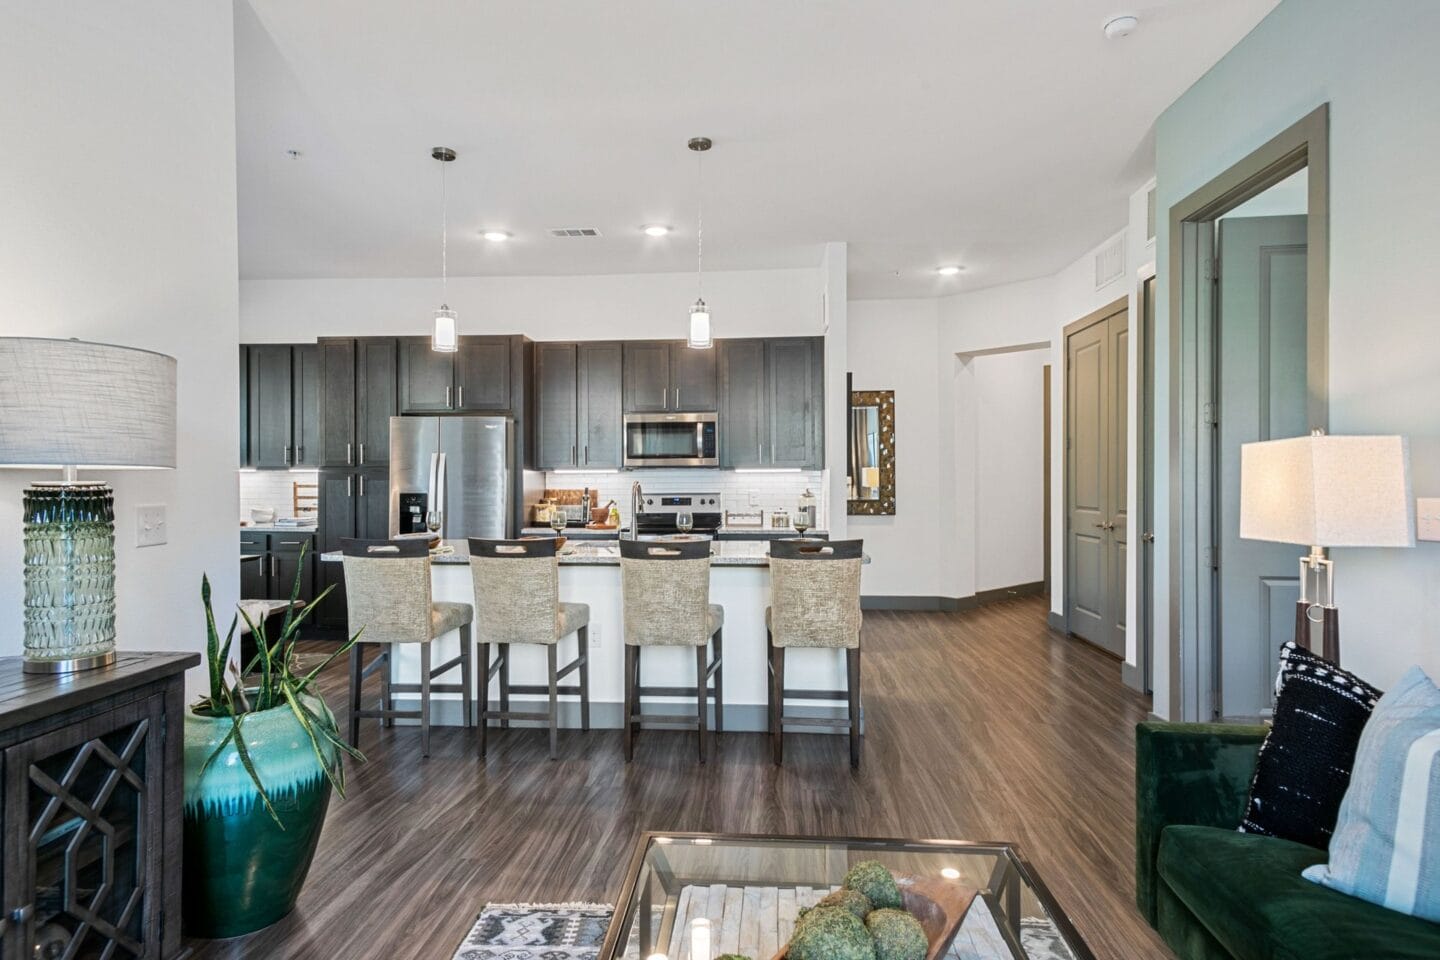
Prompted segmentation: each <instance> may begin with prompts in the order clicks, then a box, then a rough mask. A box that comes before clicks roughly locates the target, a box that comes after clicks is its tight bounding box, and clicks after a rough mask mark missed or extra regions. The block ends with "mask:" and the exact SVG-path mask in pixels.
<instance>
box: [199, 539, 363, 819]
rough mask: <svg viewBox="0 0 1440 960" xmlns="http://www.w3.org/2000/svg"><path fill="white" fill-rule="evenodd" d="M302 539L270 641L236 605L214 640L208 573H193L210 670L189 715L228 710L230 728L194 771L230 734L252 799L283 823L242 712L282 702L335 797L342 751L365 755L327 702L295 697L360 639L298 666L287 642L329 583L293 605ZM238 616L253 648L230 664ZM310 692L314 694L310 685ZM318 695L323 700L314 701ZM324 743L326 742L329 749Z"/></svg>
mask: <svg viewBox="0 0 1440 960" xmlns="http://www.w3.org/2000/svg"><path fill="white" fill-rule="evenodd" d="M306 549H307V548H306V546H304V545H302V546H301V548H300V560H301V563H300V564H298V565H297V566H298V568H299V569H297V571H296V573H295V583H294V586H293V587H291V590H290V606H289V607H288V608H287V609H286V611H285V622H284V624H283V625H282V626H281V628H280V635H279V636H278V637H276V638H275V639H274V640H273V641H272V640H271V639H270V637H269V635H268V634H267V632H266V626H265V619H266V618H264V617H261V618H260V620H259V622H255V621H253V620H251V619H250V616H249V614H248V613H246V612H245V610H244V609H243V608H242V609H241V610H240V611H238V612H237V613H236V615H235V617H234V619H232V620H231V621H230V629H229V630H228V631H226V634H225V641H224V643H223V644H222V643H221V642H220V633H219V631H218V630H217V629H216V627H215V613H214V611H213V610H212V609H211V606H210V578H209V577H208V576H204V575H202V576H201V578H200V599H201V600H202V601H203V602H204V604H205V630H206V646H205V660H206V665H207V667H208V668H209V672H210V693H209V695H208V696H205V697H201V698H200V700H199V701H197V702H196V703H195V704H194V706H192V707H191V708H190V709H191V711H192V712H193V713H195V714H196V715H197V716H202V717H230V718H231V719H232V720H233V724H232V725H231V727H230V732H229V733H228V734H226V735H225V739H224V740H222V741H221V742H220V744H219V746H217V747H216V748H215V750H214V752H212V753H211V754H210V756H209V757H208V758H206V760H205V764H204V766H202V767H201V769H200V776H202V777H203V776H204V775H205V771H206V770H208V769H209V768H210V764H212V763H213V762H214V761H215V759H216V758H217V757H218V756H220V754H221V752H223V751H224V749H225V748H226V747H227V746H229V745H230V744H231V743H232V742H233V743H234V744H235V752H236V754H237V755H238V756H239V758H240V763H241V765H242V766H244V768H245V772H246V773H248V774H249V775H250V779H251V780H252V781H254V783H255V789H256V790H257V791H258V792H259V794H260V799H261V801H262V802H263V803H264V805H265V809H266V811H268V812H269V814H270V817H271V819H273V820H274V821H275V823H276V824H277V825H278V826H279V827H280V829H282V830H283V829H284V828H285V825H284V823H282V822H281V820H280V817H279V815H278V814H277V813H276V812H275V807H274V806H273V805H272V804H271V802H270V795H269V794H268V793H266V791H265V785H264V784H263V783H262V782H261V781H260V774H259V773H258V772H257V771H256V769H255V765H254V763H252V762H251V759H250V750H249V748H248V747H247V746H246V743H245V718H246V717H248V716H250V715H252V714H256V713H261V712H263V711H266V710H276V709H281V708H285V709H288V710H289V711H290V712H291V713H293V714H294V715H295V720H296V722H297V723H299V724H300V728H301V729H302V730H304V731H305V734H306V736H308V737H309V738H310V745H311V746H312V747H313V748H314V750H315V756H316V758H317V759H318V760H319V761H320V767H321V769H322V770H324V771H325V776H326V777H327V778H328V779H329V780H330V783H331V784H332V785H333V786H334V787H335V791H336V792H337V793H339V794H340V796H341V797H342V798H343V797H344V796H345V767H344V758H345V757H346V756H349V757H352V758H354V759H356V760H358V761H361V762H364V760H365V757H364V755H363V754H361V753H360V751H358V750H356V749H355V748H354V747H352V746H350V745H349V744H348V743H346V742H345V741H344V739H343V738H342V737H341V736H340V730H339V728H338V727H337V726H336V723H335V718H334V717H333V716H332V715H331V714H330V711H329V710H328V709H323V710H320V711H317V710H315V709H314V708H313V707H312V706H311V704H309V703H307V702H306V701H305V699H304V698H303V697H302V695H303V694H306V693H307V692H309V690H310V687H311V685H312V684H313V683H314V682H315V678H316V677H317V676H319V675H320V673H321V671H323V670H324V669H325V668H326V667H328V666H330V664H332V663H334V662H335V661H336V660H338V659H339V658H341V657H343V656H344V655H345V654H347V653H349V652H350V648H351V647H353V646H354V645H355V643H356V641H358V640H359V639H360V634H359V633H356V634H355V636H353V637H351V638H350V639H349V640H346V641H345V642H344V643H342V644H341V645H340V647H339V649H337V650H335V651H334V652H333V653H331V654H330V656H328V657H326V658H325V660H324V662H322V663H321V664H320V665H319V666H317V667H315V668H314V669H312V670H310V671H308V672H304V673H302V672H300V671H299V669H298V666H299V664H298V661H297V658H296V654H295V645H296V642H297V640H298V636H299V631H300V625H301V624H302V623H303V622H304V621H305V618H306V617H308V616H309V615H310V613H311V611H313V610H314V609H315V607H316V606H318V605H319V604H320V602H321V601H322V600H324V599H325V597H326V596H328V595H329V593H330V591H331V590H333V589H335V588H334V586H333V585H331V586H329V587H326V588H325V589H324V590H323V591H322V592H321V593H320V595H319V596H318V597H316V598H315V599H314V600H313V601H312V602H310V603H308V604H305V605H303V606H302V605H301V604H300V603H299V600H300V570H303V569H304V559H305V550H306ZM242 618H243V619H244V621H245V625H246V626H247V627H248V628H249V629H250V633H251V634H252V635H253V636H254V638H255V656H254V657H253V658H251V660H250V662H249V663H248V664H245V669H244V670H237V669H236V668H235V665H234V664H233V663H231V661H230V649H231V643H232V641H233V640H234V638H235V630H236V628H237V627H238V625H239V623H240V620H241V619H242ZM227 668H228V669H229V672H230V674H231V677H230V679H229V680H228V681H227V679H226V676H225V674H226V670H227ZM310 696H311V697H314V698H316V699H320V698H319V695H318V694H316V693H311V694H310ZM321 702H322V703H323V700H322V701H321ZM326 746H329V747H330V748H332V749H331V750H330V751H327V750H326V749H325V747H326ZM327 752H329V753H331V754H332V755H333V756H334V761H333V762H332V761H331V760H329V759H327V757H326V754H327Z"/></svg>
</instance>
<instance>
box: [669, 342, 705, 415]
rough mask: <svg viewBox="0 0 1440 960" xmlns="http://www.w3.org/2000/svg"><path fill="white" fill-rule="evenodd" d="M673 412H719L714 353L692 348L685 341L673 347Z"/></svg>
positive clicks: (673, 344)
mask: <svg viewBox="0 0 1440 960" xmlns="http://www.w3.org/2000/svg"><path fill="white" fill-rule="evenodd" d="M670 389H671V391H672V393H673V397H672V403H671V406H670V409H671V410H677V411H682V412H685V413H705V412H707V411H714V410H715V409H716V382H715V350H714V348H713V347H712V348H711V349H708V350H696V349H693V348H692V347H691V346H690V345H689V344H688V343H686V342H685V341H684V340H681V341H679V342H677V343H672V344H670Z"/></svg>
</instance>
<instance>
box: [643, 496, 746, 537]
mask: <svg viewBox="0 0 1440 960" xmlns="http://www.w3.org/2000/svg"><path fill="white" fill-rule="evenodd" d="M637 486H638V485H637ZM635 500H636V507H635V515H634V517H633V519H632V529H633V530H634V533H635V536H637V537H643V536H646V535H651V536H658V535H663V534H673V533H680V532H681V530H680V527H679V526H678V525H677V524H676V522H675V521H676V517H677V516H679V515H680V514H681V513H686V512H688V513H689V514H690V519H691V527H690V532H691V533H707V534H713V533H714V532H715V531H717V530H719V529H720V522H721V520H722V519H723V518H724V516H725V509H724V507H723V506H722V505H721V503H720V494H718V493H640V494H639V495H638V496H637V497H636V498H635Z"/></svg>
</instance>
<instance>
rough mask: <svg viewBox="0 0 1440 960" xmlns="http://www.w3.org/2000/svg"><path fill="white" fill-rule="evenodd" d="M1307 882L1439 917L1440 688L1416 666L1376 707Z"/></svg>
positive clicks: (1426, 916)
mask: <svg viewBox="0 0 1440 960" xmlns="http://www.w3.org/2000/svg"><path fill="white" fill-rule="evenodd" d="M1303 875H1304V877H1305V879H1307V880H1313V881H1314V882H1316V883H1319V884H1323V885H1325V886H1327V887H1332V888H1334V889H1336V890H1339V891H1340V892H1342V893H1348V894H1350V895H1351V896H1353V897H1359V898H1360V899H1361V900H1368V901H1370V902H1371V903H1377V904H1379V905H1380V906H1382V907H1389V908H1390V909H1391V910H1398V911H1399V912H1401V913H1408V914H1410V915H1411V916H1415V917H1423V918H1424V919H1426V920H1433V921H1436V922H1440V689H1436V687H1435V684H1434V683H1433V682H1431V680H1430V678H1429V677H1427V676H1426V675H1425V671H1423V670H1421V669H1420V668H1419V667H1411V668H1410V669H1409V670H1407V671H1405V675H1404V676H1402V677H1401V678H1400V682H1399V683H1397V684H1396V685H1395V686H1394V687H1393V688H1392V689H1391V690H1390V691H1388V692H1387V693H1386V694H1385V695H1384V696H1383V697H1381V698H1380V701H1379V703H1377V704H1376V705H1375V712H1374V713H1373V714H1371V715H1370V721H1369V722H1368V723H1366V724H1365V730H1364V732H1363V733H1361V734H1360V746H1359V749H1358V750H1357V751H1356V753H1355V767H1354V772H1353V773H1352V774H1351V777H1350V786H1349V788H1348V789H1347V790H1346V791H1345V799H1344V800H1343V801H1341V803H1340V817H1339V819H1338V820H1337V821H1336V823H1335V834H1334V836H1332V837H1331V838H1330V862H1329V863H1328V864H1317V865H1315V866H1313V867H1310V868H1308V869H1306V870H1305V871H1304V874H1303Z"/></svg>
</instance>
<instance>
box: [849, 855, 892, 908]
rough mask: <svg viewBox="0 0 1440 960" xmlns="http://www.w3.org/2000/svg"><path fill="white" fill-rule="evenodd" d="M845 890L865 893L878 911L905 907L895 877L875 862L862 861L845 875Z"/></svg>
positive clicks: (871, 904)
mask: <svg viewBox="0 0 1440 960" xmlns="http://www.w3.org/2000/svg"><path fill="white" fill-rule="evenodd" d="M845 889H846V890H854V891H855V892H856V893H863V894H864V895H865V896H866V897H867V898H868V899H869V900H870V906H871V907H873V908H875V909H876V910H887V909H888V910H899V909H901V908H902V907H904V906H905V901H904V900H902V899H901V898H900V888H899V887H898V886H896V884H895V877H894V876H893V875H892V874H891V873H890V871H889V870H887V869H885V866H884V865H883V864H881V863H879V862H878V861H875V860H861V861H860V862H859V863H857V864H855V866H853V867H851V868H850V872H849V873H847V874H845Z"/></svg>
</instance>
